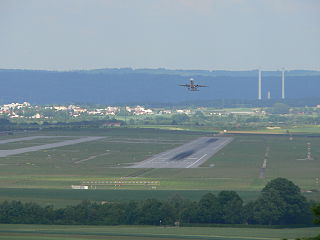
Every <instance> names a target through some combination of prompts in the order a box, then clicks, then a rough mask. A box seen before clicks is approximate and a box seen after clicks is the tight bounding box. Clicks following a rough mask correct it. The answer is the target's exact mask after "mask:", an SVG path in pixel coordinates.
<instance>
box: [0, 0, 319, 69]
mask: <svg viewBox="0 0 320 240" xmlns="http://www.w3.org/2000/svg"><path fill="white" fill-rule="evenodd" d="M319 25H320V1H317V0H303V1H301V0H260V1H256V0H135V1H132V0H105V1H101V0H90V1H89V0H68V1H56V0H26V1H18V0H2V1H1V2H0V33H1V37H0V52H1V58H0V69H10V68H14V69H47V70H72V69H94V68H118V67H133V68H160V67H163V68H170V69H208V70H216V69H226V70H244V69H256V68H263V69H280V68H283V67H284V68H286V69H314V70H320V44H319V42H320V27H319Z"/></svg>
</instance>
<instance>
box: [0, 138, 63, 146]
mask: <svg viewBox="0 0 320 240" xmlns="http://www.w3.org/2000/svg"><path fill="white" fill-rule="evenodd" d="M63 137H68V136H31V137H22V138H11V139H5V140H0V144H6V143H12V142H22V141H30V140H34V139H39V138H63Z"/></svg>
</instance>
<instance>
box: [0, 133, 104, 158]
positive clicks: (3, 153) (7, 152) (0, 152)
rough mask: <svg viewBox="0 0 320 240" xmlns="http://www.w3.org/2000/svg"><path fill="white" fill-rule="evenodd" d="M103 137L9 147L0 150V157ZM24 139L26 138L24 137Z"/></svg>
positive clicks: (96, 138)
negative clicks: (16, 147)
mask: <svg viewBox="0 0 320 240" xmlns="http://www.w3.org/2000/svg"><path fill="white" fill-rule="evenodd" d="M57 137H59V136H55V138H57ZM103 138H105V137H82V138H78V139H73V140H66V141H61V142H57V143H48V144H43V145H39V146H33V147H25V148H18V149H11V150H0V157H8V156H11V155H17V154H21V153H27V152H35V151H39V150H44V149H50V148H57V147H63V146H67V145H73V144H78V143H83V142H90V141H96V140H100V139H103ZM20 139H22V138H20ZM33 139H35V138H33ZM24 140H26V139H25V138H24ZM28 140H31V139H28ZM20 141H22V140H20Z"/></svg>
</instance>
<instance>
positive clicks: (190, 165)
mask: <svg viewBox="0 0 320 240" xmlns="http://www.w3.org/2000/svg"><path fill="white" fill-rule="evenodd" d="M207 155H208V154H204V155H203V156H202V157H201V158H199V159H198V160H197V161H195V162H194V163H192V164H190V165H189V166H187V167H186V168H189V167H191V166H193V165H194V164H196V163H197V162H199V161H200V160H201V159H202V158H204V157H205V156H207Z"/></svg>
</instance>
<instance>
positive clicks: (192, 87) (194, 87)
mask: <svg viewBox="0 0 320 240" xmlns="http://www.w3.org/2000/svg"><path fill="white" fill-rule="evenodd" d="M179 86H182V87H187V88H188V90H189V91H199V90H198V87H208V86H206V85H199V84H194V80H193V78H190V84H182V85H179Z"/></svg>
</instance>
